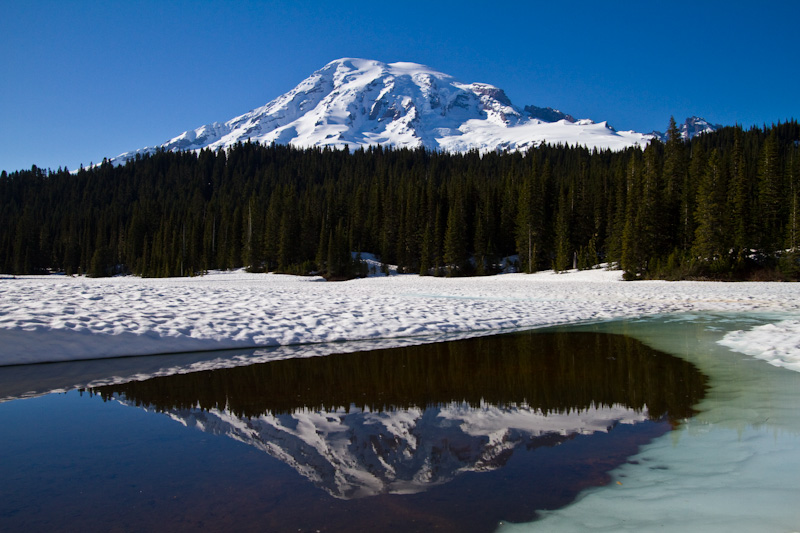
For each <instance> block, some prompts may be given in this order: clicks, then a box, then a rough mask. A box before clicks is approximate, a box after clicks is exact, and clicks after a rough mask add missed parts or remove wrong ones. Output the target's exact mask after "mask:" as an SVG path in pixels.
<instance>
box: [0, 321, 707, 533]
mask: <svg viewBox="0 0 800 533" xmlns="http://www.w3.org/2000/svg"><path fill="white" fill-rule="evenodd" d="M584 329H585V327H584ZM595 329H596V328H595ZM246 355H247V354H245V356H242V357H244V358H245V359H246ZM179 357H183V356H179ZM179 357H178V359H172V361H176V360H180V359H179ZM185 357H186V358H188V359H187V360H186V361H185V362H186V364H185V365H184V366H183V367H182V368H183V370H180V371H181V372H186V371H187V370H186V369H187V368H188V369H191V370H196V369H197V368H198V366H197V364H196V363H191V360H192V359H191V358H192V356H190V355H187V356H185ZM209 357H211V356H205V355H203V356H198V357H197V360H198V361H206V360H208V358H209ZM220 357H221V356H220V355H219V354H217V355H214V356H213V358H214V360H218V359H219V358H220ZM228 357H229V358H230V359H235V358H236V357H238V356H234V355H232V354H229V355H228ZM95 364H96V363H95ZM99 364H100V365H102V364H104V363H99ZM109 364H110V363H109ZM117 364H121V365H123V366H124V365H133V364H134V363H132V362H119V363H117ZM143 364H144V363H143ZM147 364H152V363H147ZM75 365H80V364H79V363H74V364H66V363H64V364H60V365H56V366H51V365H40V366H39V367H38V370H37V367H27V368H22V367H18V368H7V369H2V368H0V389H2V388H3V387H5V388H6V391H2V390H0V397H2V398H6V399H8V398H13V397H15V395H17V396H18V397H21V396H25V395H29V394H27V393H26V394H21V393H19V391H21V390H40V391H41V390H44V389H47V387H48V386H50V387H52V388H59V387H64V385H63V384H62V385H55V384H58V383H73V382H74V379H75V377H74V376H72V375H71V372H74V368H75ZM134 366H135V365H134ZM201 366H202V365H201ZM78 367H79V368H80V366H78ZM71 368H72V369H73V370H70V369H71ZM97 368H98V367H97V366H93V367H92V372H98V373H97V374H96V375H95V376H94V377H93V380H94V382H95V383H97V382H101V381H103V380H102V379H100V376H102V372H103V371H102V370H97ZM106 372H107V373H108V376H107V378H108V379H107V380H106V381H108V382H109V383H111V384H109V385H104V386H93V387H87V388H84V389H82V390H79V391H75V390H73V391H70V392H66V393H51V394H45V395H42V396H38V397H33V398H28V399H17V400H11V401H6V402H4V403H0V427H2V428H3V431H2V433H0V451H2V453H0V528H2V529H3V530H7V531H22V530H24V531H45V530H48V531H50V530H54V529H62V530H66V529H77V528H80V529H82V530H104V531H105V530H117V531H137V530H144V529H150V530H152V529H161V530H196V529H201V528H202V529H207V530H221V529H226V530H252V531H256V530H257V531H358V530H366V529H371V530H375V531H382V530H397V531H431V530H437V531H492V530H494V529H495V528H496V527H497V526H498V525H499V524H500V523H501V522H503V521H512V522H525V521H530V520H533V519H535V518H537V517H539V516H541V512H542V511H543V510H548V509H550V510H552V509H558V508H561V507H563V506H565V505H568V504H570V503H571V502H573V501H574V500H575V499H576V497H578V495H579V494H581V493H582V492H584V491H585V490H586V489H587V488H590V487H602V486H605V485H608V484H609V483H610V482H611V481H612V476H611V474H610V472H612V471H614V470H615V469H617V468H619V467H620V466H621V465H624V464H626V463H627V462H628V461H629V458H630V457H631V456H632V455H634V454H636V453H637V452H638V451H639V450H640V448H641V447H642V446H643V445H646V444H648V443H651V442H653V441H654V440H658V439H659V437H661V436H663V435H665V434H666V433H668V432H670V431H671V430H673V429H676V428H680V427H683V424H684V421H686V420H687V419H691V417H693V416H695V415H696V410H695V406H696V405H698V404H700V403H701V402H702V400H703V398H704V394H705V392H706V389H707V386H708V385H707V380H706V377H705V376H704V375H703V374H701V373H700V372H699V371H698V370H697V368H696V367H695V365H694V364H693V363H691V362H688V361H686V360H684V359H680V358H676V357H673V356H670V355H667V354H666V353H664V352H662V351H658V350H655V349H653V348H652V347H649V346H647V345H645V344H643V343H642V342H640V341H638V340H635V339H633V338H631V337H628V336H624V335H619V334H609V333H606V332H603V331H597V330H595V331H576V330H574V328H573V329H569V328H560V329H556V330H546V331H545V330H541V331H535V332H524V333H515V334H508V335H498V336H491V337H480V338H474V339H464V340H457V341H451V342H447V343H439V344H427V345H418V346H408V347H402V348H390V349H382V350H371V351H362V352H355V353H338V354H334V355H330V356H327V357H312V358H300V359H286V360H278V361H271V362H267V363H257V364H251V365H248V366H241V367H233V368H219V369H215V370H201V371H195V372H189V373H178V374H174V375H159V374H162V373H163V372H155V371H150V374H149V375H151V376H153V375H155V376H157V377H149V378H146V376H144V375H142V374H141V373H140V374H139V375H138V376H137V373H136V371H135V369H134V368H126V370H125V372H127V374H126V375H128V376H129V377H128V378H126V379H120V378H118V377H114V375H115V374H114V372H111V370H110V367H109V368H108V369H106ZM37 373H39V374H41V375H42V376H46V378H42V379H43V380H44V381H45V382H46V383H47V384H49V385H42V386H40V387H39V388H38V389H37V388H36V386H35V385H36V377H35V376H36V374H37ZM62 376H65V377H62ZM130 376H134V377H138V378H139V379H138V380H136V381H130ZM59 379H61V380H62V381H59ZM64 380H66V381H64ZM21 383H22V384H21ZM54 385H55V386H54ZM64 388H66V387H64ZM9 391H11V392H9Z"/></svg>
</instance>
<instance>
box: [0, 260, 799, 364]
mask: <svg viewBox="0 0 800 533" xmlns="http://www.w3.org/2000/svg"><path fill="white" fill-rule="evenodd" d="M720 311H722V312H762V313H763V312H772V313H798V314H800V285H796V284H771V283H715V282H709V283H701V282H662V281H652V282H650V281H642V282H622V281H621V273H620V272H619V271H607V270H590V271H581V272H575V271H573V272H569V273H566V274H554V273H552V272H541V273H537V274H532V275H527V274H505V275H499V276H492V277H480V278H477V277H476V278H432V277H420V276H415V275H408V276H391V277H373V278H367V279H360V280H353V281H348V282H337V283H333V282H325V281H323V280H322V279H321V278H301V277H293V276H284V275H275V274H248V273H245V272H243V271H236V272H220V273H212V274H209V275H207V276H203V277H196V278H167V279H142V278H136V277H117V278H109V279H90V278H82V277H75V278H72V277H67V276H46V277H23V278H17V279H3V280H0V365H10V364H25V363H36V362H46V361H67V360H75V359H94V358H105V357H118V356H128V355H150V354H162V353H177V352H187V351H199V350H217V349H227V348H249V347H259V346H285V345H297V344H310V343H322V342H331V341H349V340H368V339H387V338H405V337H414V336H423V335H439V334H452V333H467V332H473V333H475V334H477V332H488V331H502V330H513V329H522V328H531V327H540V326H547V325H555V324H563V323H575V322H584V321H602V320H607V319H612V318H622V317H633V316H644V315H655V314H664V313H680V312H684V313H685V312H720ZM781 324H782V325H781ZM781 324H779V325H776V326H775V329H773V330H770V331H769V332H768V333H763V332H762V333H759V334H757V336H756V337H752V336H751V337H743V338H744V340H741V339H740V340H739V341H738V342H739V344H740V347H741V346H744V345H747V346H751V347H756V346H763V344H764V342H765V341H766V342H776V343H778V344H776V346H782V347H783V348H780V350H782V351H780V353H779V352H769V353H766V354H765V355H764V356H763V357H765V358H770V357H771V358H773V359H777V358H784V359H790V358H792V357H794V358H795V359H796V358H797V353H796V352H797V336H798V334H797V331H798V330H800V326H798V325H797V324H796V323H792V322H785V323H781ZM787 328H788V330H787ZM789 330H791V331H789ZM781 331H782V332H783V333H780V332H781ZM751 335H752V334H751ZM791 339H795V340H794V341H792V340H791ZM792 342H794V343H795V344H792ZM792 350H794V355H793V356H792V355H786V353H787V351H788V352H792ZM770 354H771V355H770Z"/></svg>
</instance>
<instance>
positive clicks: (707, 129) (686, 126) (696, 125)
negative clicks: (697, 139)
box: [680, 117, 722, 141]
mask: <svg viewBox="0 0 800 533" xmlns="http://www.w3.org/2000/svg"><path fill="white" fill-rule="evenodd" d="M721 127H722V126H721V125H720V124H711V123H710V122H708V121H707V120H706V119H704V118H700V117H689V118H687V119H686V122H684V123H683V124H681V127H680V130H681V137H682V138H683V140H684V141H688V140H691V139H692V138H693V137H694V136H695V135H700V134H703V133H713V132H715V131H717V130H718V129H720V128H721Z"/></svg>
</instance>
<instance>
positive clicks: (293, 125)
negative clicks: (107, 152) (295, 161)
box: [112, 58, 652, 163]
mask: <svg viewBox="0 0 800 533" xmlns="http://www.w3.org/2000/svg"><path fill="white" fill-rule="evenodd" d="M537 117H538V118H537ZM543 118H544V119H556V120H554V121H552V122H549V121H548V120H543ZM651 139H652V136H651V135H646V134H641V133H636V132H633V131H630V132H617V131H615V130H614V129H613V128H611V127H609V126H608V125H607V124H606V123H605V122H600V123H594V122H593V121H591V120H578V121H576V120H574V119H573V118H572V117H571V116H569V115H565V114H563V113H561V112H559V111H556V110H553V109H551V108H538V107H528V108H526V109H525V110H521V109H520V108H518V107H516V106H514V105H513V104H512V103H511V101H510V100H509V99H508V97H507V96H506V94H505V93H504V92H503V90H502V89H499V88H497V87H494V86H492V85H489V84H485V83H463V82H461V81H458V80H456V79H455V78H453V77H452V76H449V75H447V74H443V73H441V72H437V71H435V70H432V69H431V68H429V67H426V66H423V65H418V64H416V63H390V64H387V63H381V62H379V61H373V60H367V59H353V58H344V59H337V60H335V61H332V62H330V63H328V64H327V65H325V66H324V67H323V68H322V69H320V70H318V71H316V72H314V73H313V74H312V75H311V76H309V77H308V78H306V79H305V80H303V81H302V82H301V83H300V84H299V85H298V86H297V87H295V88H294V89H292V90H291V91H289V92H287V93H286V94H284V95H282V96H279V97H278V98H276V99H275V100H273V101H271V102H269V103H268V104H266V105H265V106H263V107H259V108H257V109H254V110H252V111H250V112H249V113H245V114H244V115H241V116H238V117H236V118H233V119H231V120H229V121H227V122H225V123H219V122H215V123H213V124H207V125H205V126H201V127H199V128H197V129H194V130H190V131H186V132H184V133H182V134H180V135H178V136H177V137H175V138H173V139H171V140H169V141H167V142H166V143H164V144H163V145H161V146H160V147H149V148H143V149H141V150H137V151H134V152H127V153H124V154H121V155H120V156H118V157H117V158H115V159H113V160H112V162H117V163H122V162H124V161H126V160H127V159H130V158H132V157H133V156H135V155H136V153H152V152H154V151H155V150H156V149H157V148H163V149H165V150H170V151H177V150H199V149H202V148H210V149H219V148H226V147H228V146H231V145H233V144H235V143H238V142H246V141H247V140H250V141H253V142H260V143H265V144H269V143H273V142H274V143H276V144H291V145H294V146H298V147H310V146H331V147H337V148H342V147H344V146H345V145H346V146H348V147H350V148H357V147H361V146H364V147H366V146H374V145H381V146H391V147H409V148H416V147H425V148H428V149H432V150H443V151H449V152H465V151H469V150H479V151H481V152H487V151H494V150H526V149H528V148H530V147H532V146H535V145H537V144H540V143H543V142H546V143H552V144H556V143H564V144H570V145H575V144H578V145H585V146H587V147H589V148H610V149H614V150H618V149H623V148H626V147H628V146H632V145H646V144H647V143H648V142H649V141H650V140H651Z"/></svg>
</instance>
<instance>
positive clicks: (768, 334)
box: [719, 320, 800, 372]
mask: <svg viewBox="0 0 800 533" xmlns="http://www.w3.org/2000/svg"><path fill="white" fill-rule="evenodd" d="M719 344H721V345H723V346H727V347H728V348H730V349H731V350H734V351H737V352H741V353H743V354H747V355H752V356H753V357H755V358H757V359H763V360H764V361H767V362H768V363H769V364H771V365H774V366H780V367H783V368H788V369H790V370H794V371H796V372H800V320H783V321H781V322H778V323H776V324H764V325H763V326H756V327H754V328H753V329H751V330H749V331H741V330H739V331H732V332H730V333H728V334H727V335H725V337H723V338H722V340H720V341H719Z"/></svg>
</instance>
